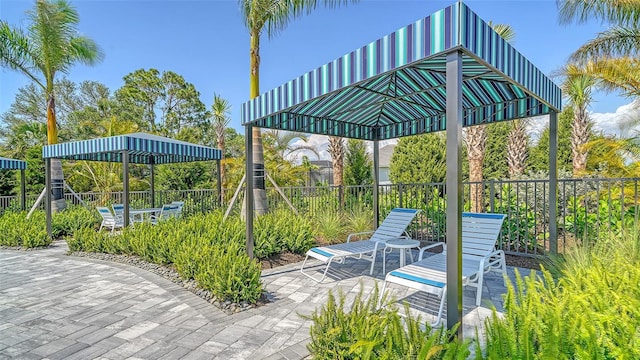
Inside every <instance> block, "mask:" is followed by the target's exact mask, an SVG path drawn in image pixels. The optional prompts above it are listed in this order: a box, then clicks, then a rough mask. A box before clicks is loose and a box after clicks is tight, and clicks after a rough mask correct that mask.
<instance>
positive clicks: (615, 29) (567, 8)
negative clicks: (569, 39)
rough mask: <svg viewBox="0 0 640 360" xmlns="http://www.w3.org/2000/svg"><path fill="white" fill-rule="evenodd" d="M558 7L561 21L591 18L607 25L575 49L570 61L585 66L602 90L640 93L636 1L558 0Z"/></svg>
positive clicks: (639, 13)
mask: <svg viewBox="0 0 640 360" xmlns="http://www.w3.org/2000/svg"><path fill="white" fill-rule="evenodd" d="M558 8H559V10H560V11H559V14H560V22H561V23H563V24H570V23H572V22H574V21H575V22H577V23H584V22H586V21H588V20H592V19H596V20H600V21H602V22H604V23H609V24H610V27H609V28H608V29H607V30H605V31H603V32H600V33H599V34H598V35H597V36H596V37H595V38H594V39H591V40H589V41H587V42H586V43H585V44H583V45H582V46H581V47H580V48H578V50H576V51H575V52H574V53H573V54H572V56H571V59H570V61H571V62H575V63H578V64H579V65H580V66H584V67H585V69H586V71H587V73H588V74H590V75H591V76H593V77H595V78H597V79H598V80H599V82H600V83H599V86H600V87H601V88H604V89H605V90H620V91H622V92H623V93H624V94H625V95H628V96H638V95H640V61H639V59H638V57H637V54H638V51H639V50H640V27H639V26H638V19H640V6H638V4H637V3H636V2H635V1H608V0H592V1H577V0H559V1H558Z"/></svg>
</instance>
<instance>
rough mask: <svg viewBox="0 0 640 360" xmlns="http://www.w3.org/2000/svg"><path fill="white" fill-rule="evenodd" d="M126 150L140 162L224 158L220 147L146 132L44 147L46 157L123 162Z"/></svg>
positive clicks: (43, 153)
mask: <svg viewBox="0 0 640 360" xmlns="http://www.w3.org/2000/svg"><path fill="white" fill-rule="evenodd" d="M125 150H126V151H129V161H130V162H131V163H137V164H169V163H178V162H190V161H207V160H220V159H221V158H222V152H221V151H220V150H219V149H214V148H210V147H207V146H202V145H196V144H192V143H188V142H185V141H180V140H174V139H169V138H165V137H162V136H157V135H151V134H146V133H133V134H127V135H118V136H110V137H106V138H98V139H90V140H82V141H73V142H67V143H61V144H54V145H46V146H44V147H43V148H42V157H43V158H45V159H46V158H55V159H72V160H88V161H108V162H122V153H123V151H125Z"/></svg>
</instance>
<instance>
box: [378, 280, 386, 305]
mask: <svg viewBox="0 0 640 360" xmlns="http://www.w3.org/2000/svg"><path fill="white" fill-rule="evenodd" d="M386 289H387V279H385V280H384V282H383V283H382V289H380V296H379V297H378V306H377V308H378V309H380V308H381V307H382V305H383V304H382V298H383V297H384V291H385V290H386Z"/></svg>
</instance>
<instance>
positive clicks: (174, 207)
mask: <svg viewBox="0 0 640 360" xmlns="http://www.w3.org/2000/svg"><path fill="white" fill-rule="evenodd" d="M178 208H179V205H178V204H164V205H162V210H160V213H159V214H158V215H157V216H156V215H151V217H150V221H151V223H152V224H153V225H157V224H158V222H160V221H162V220H167V219H170V218H172V217H175V216H176V212H177V211H178Z"/></svg>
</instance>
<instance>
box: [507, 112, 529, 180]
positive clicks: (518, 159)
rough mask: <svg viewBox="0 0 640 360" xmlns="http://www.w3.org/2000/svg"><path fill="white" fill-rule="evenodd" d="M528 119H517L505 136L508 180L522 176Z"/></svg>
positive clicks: (527, 139) (526, 147)
mask: <svg viewBox="0 0 640 360" xmlns="http://www.w3.org/2000/svg"><path fill="white" fill-rule="evenodd" d="M528 120H529V119H519V120H515V121H512V122H511V131H509V135H508V136H507V165H508V166H509V178H510V179H515V178H517V177H518V176H522V175H523V174H524V170H525V165H526V162H527V157H529V153H528V146H527V145H528V142H529V137H528V136H527V125H528V123H529V121H528Z"/></svg>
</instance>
